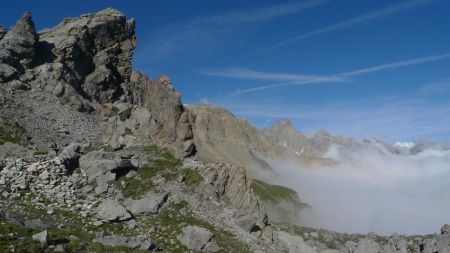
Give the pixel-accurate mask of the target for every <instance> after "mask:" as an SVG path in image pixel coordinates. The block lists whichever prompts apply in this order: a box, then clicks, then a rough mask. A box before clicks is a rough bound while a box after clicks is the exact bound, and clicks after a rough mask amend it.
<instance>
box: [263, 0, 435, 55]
mask: <svg viewBox="0 0 450 253" xmlns="http://www.w3.org/2000/svg"><path fill="white" fill-rule="evenodd" d="M433 2H437V0H415V1H407V2H404V3H401V4H397V5H392V6H389V7H387V8H385V9H382V10H379V11H375V12H371V13H367V14H364V15H362V16H359V17H356V18H353V19H349V20H345V21H342V22H338V23H336V24H333V25H330V26H328V27H324V28H321V29H318V30H314V31H311V32H308V33H304V34H302V35H299V36H295V37H293V38H290V39H287V40H284V41H281V42H279V43H276V44H274V45H272V46H269V47H266V48H262V49H260V50H258V52H263V51H268V50H271V49H274V48H279V47H282V46H285V45H288V44H291V43H293V42H296V41H300V40H303V39H306V38H309V37H312V36H315V35H319V34H324V33H328V32H333V31H337V30H340V29H343V28H347V27H351V26H355V25H358V24H360V23H363V22H367V21H371V20H375V19H380V18H383V17H387V16H390V15H393V14H396V13H400V12H403V11H408V10H412V9H415V8H418V7H420V6H423V5H427V4H431V3H433Z"/></svg>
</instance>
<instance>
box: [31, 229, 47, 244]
mask: <svg viewBox="0 0 450 253" xmlns="http://www.w3.org/2000/svg"><path fill="white" fill-rule="evenodd" d="M32 238H33V240H35V241H39V242H40V243H41V244H47V238H48V231H47V230H44V231H42V232H40V233H37V234H34V235H33V237H32Z"/></svg>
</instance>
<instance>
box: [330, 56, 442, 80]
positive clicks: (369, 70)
mask: <svg viewBox="0 0 450 253" xmlns="http://www.w3.org/2000/svg"><path fill="white" fill-rule="evenodd" d="M448 58H450V53H447V54H440V55H432V56H427V57H420V58H415V59H410V60H405V61H398V62H392V63H387V64H382V65H377V66H374V67H370V68H363V69H357V70H352V71H348V72H344V73H341V74H338V75H337V76H340V77H347V76H359V75H364V74H369V73H373V72H380V71H384V70H390V69H396V68H400V67H406V66H411V65H417V64H420V63H426V62H432V61H438V60H443V59H448Z"/></svg>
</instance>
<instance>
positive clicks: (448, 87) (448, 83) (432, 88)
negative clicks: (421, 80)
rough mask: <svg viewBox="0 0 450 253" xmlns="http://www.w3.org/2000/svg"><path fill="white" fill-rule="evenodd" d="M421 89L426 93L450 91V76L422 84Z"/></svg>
mask: <svg viewBox="0 0 450 253" xmlns="http://www.w3.org/2000/svg"><path fill="white" fill-rule="evenodd" d="M420 90H421V91H422V93H425V94H443V93H447V92H450V78H446V79H443V80H440V81H437V82H432V83H429V84H427V85H424V86H422V88H421V89H420Z"/></svg>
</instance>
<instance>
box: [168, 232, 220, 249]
mask: <svg viewBox="0 0 450 253" xmlns="http://www.w3.org/2000/svg"><path fill="white" fill-rule="evenodd" d="M182 232H183V234H181V235H179V236H177V239H178V240H179V241H180V242H181V243H182V244H183V245H184V246H186V247H187V248H188V250H203V249H204V248H205V247H206V245H207V244H208V243H209V242H210V241H211V239H212V237H213V234H212V233H211V232H210V231H209V230H208V229H206V228H202V227H198V226H186V227H184V228H183V229H182ZM210 247H211V248H212V249H214V248H215V247H214V245H211V246H210Z"/></svg>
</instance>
